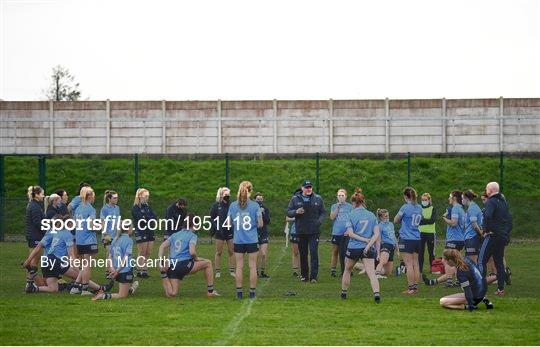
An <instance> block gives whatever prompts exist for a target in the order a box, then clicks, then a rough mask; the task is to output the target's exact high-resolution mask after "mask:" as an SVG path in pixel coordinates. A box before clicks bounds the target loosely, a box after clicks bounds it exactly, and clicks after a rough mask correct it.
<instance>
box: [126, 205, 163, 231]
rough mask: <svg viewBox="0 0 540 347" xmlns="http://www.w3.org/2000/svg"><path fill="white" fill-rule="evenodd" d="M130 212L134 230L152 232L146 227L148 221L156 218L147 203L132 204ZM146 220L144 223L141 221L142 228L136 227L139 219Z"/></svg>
mask: <svg viewBox="0 0 540 347" xmlns="http://www.w3.org/2000/svg"><path fill="white" fill-rule="evenodd" d="M131 214H132V216H133V227H134V230H135V232H136V233H137V232H153V231H152V230H150V229H148V221H149V220H151V219H156V220H157V216H156V214H155V213H154V211H153V210H152V208H151V207H150V206H149V205H148V204H141V206H137V205H133V207H132V208H131ZM141 219H144V220H146V224H145V223H141V226H142V228H140V229H139V228H138V223H139V220H141Z"/></svg>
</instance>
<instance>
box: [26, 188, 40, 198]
mask: <svg viewBox="0 0 540 347" xmlns="http://www.w3.org/2000/svg"><path fill="white" fill-rule="evenodd" d="M41 192H44V190H43V188H41V187H40V186H29V187H28V189H27V190H26V195H27V196H28V201H32V200H33V199H35V198H36V195H38V194H39V193H41Z"/></svg>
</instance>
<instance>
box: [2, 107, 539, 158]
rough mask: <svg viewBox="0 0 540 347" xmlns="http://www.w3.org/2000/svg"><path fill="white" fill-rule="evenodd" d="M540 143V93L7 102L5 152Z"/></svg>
mask: <svg viewBox="0 0 540 347" xmlns="http://www.w3.org/2000/svg"><path fill="white" fill-rule="evenodd" d="M499 151H505V152H540V99H538V98H537V99H502V98H500V99H470V100H445V99H430V100H310V101H276V100H263V101H80V102H48V101H44V102H42V101H38V102H18V101H2V102H0V153H2V154H78V153H93V154H108V153H110V154H127V153H170V154H177V153H192V154H194V153H315V152H321V153H405V152H416V153H419V152H420V153H466V152H499Z"/></svg>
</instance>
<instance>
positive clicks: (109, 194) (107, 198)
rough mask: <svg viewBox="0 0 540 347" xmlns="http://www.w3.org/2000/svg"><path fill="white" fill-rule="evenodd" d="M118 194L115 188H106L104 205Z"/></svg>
mask: <svg viewBox="0 0 540 347" xmlns="http://www.w3.org/2000/svg"><path fill="white" fill-rule="evenodd" d="M116 194H118V193H117V192H115V191H114V190H106V191H105V194H103V206H105V205H107V204H108V203H109V201H110V200H111V199H112V197H113V195H116Z"/></svg>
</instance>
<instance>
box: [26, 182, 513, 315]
mask: <svg viewBox="0 0 540 347" xmlns="http://www.w3.org/2000/svg"><path fill="white" fill-rule="evenodd" d="M230 195H231V191H230V189H228V188H226V187H223V188H220V189H219V190H218V192H217V195H216V201H215V203H214V204H213V205H212V208H211V211H210V223H211V230H212V234H213V235H214V236H215V238H216V252H215V259H214V266H215V267H216V269H215V274H214V268H213V265H212V261H210V260H208V259H204V258H201V257H199V256H198V255H197V239H198V237H197V230H198V229H200V226H201V224H200V218H199V217H198V216H195V215H194V214H193V213H188V212H187V201H186V200H185V199H179V200H177V201H176V202H174V203H173V204H171V206H169V207H168V208H167V210H166V213H165V218H166V219H171V220H173V221H180V224H177V223H174V224H172V225H170V224H166V225H168V227H166V230H165V232H164V240H163V242H162V243H161V245H160V246H159V251H158V258H159V259H160V275H161V281H162V283H163V288H164V292H165V295H166V296H167V297H174V296H176V295H177V294H178V291H179V287H180V283H181V281H182V280H183V278H184V277H185V276H186V275H188V274H193V273H196V272H199V271H204V273H205V280H206V285H207V295H208V296H209V297H214V296H219V294H218V292H217V291H216V290H215V288H214V276H215V277H216V278H219V277H220V276H221V271H220V264H221V255H222V252H223V248H224V246H225V245H226V246H227V250H228V255H229V257H228V265H229V273H230V274H231V275H232V276H233V277H234V278H235V284H236V297H237V298H238V299H242V298H243V266H244V256H245V254H247V258H248V267H249V298H250V299H253V298H255V296H256V287H257V279H258V277H263V278H264V277H266V278H267V277H269V276H268V274H267V273H266V272H265V266H266V262H267V254H268V253H267V250H268V229H267V225H268V224H269V222H270V215H269V211H268V209H267V208H266V207H265V206H264V205H263V201H264V197H263V195H262V194H260V193H256V194H253V185H252V184H251V182H249V181H244V182H242V183H240V186H239V189H238V192H237V196H236V201H234V202H231V199H230ZM484 195H485V197H486V203H485V209H484V211H481V210H480V208H479V207H478V205H477V204H476V203H475V202H474V199H475V198H476V194H474V193H473V192H472V191H466V192H463V193H462V192H459V191H453V192H452V193H451V194H450V196H449V203H450V207H449V208H448V210H447V211H446V212H445V213H444V215H443V219H444V222H445V223H446V224H447V225H448V227H447V237H446V243H445V251H444V252H443V261H444V263H445V270H446V271H445V274H444V275H443V276H441V277H440V278H438V279H431V280H430V279H428V278H427V277H425V276H424V275H422V279H423V281H424V283H425V284H426V285H434V284H437V283H439V282H444V281H445V280H446V282H447V285H449V286H451V285H455V284H456V283H459V285H460V286H461V287H462V289H463V293H459V294H455V295H450V296H447V297H444V298H442V299H441V305H442V306H443V307H447V308H455V309H469V310H474V309H476V308H477V305H478V304H479V303H480V302H484V303H485V304H486V307H487V308H493V304H492V303H491V302H490V301H489V300H488V299H487V298H486V292H487V279H486V272H487V267H488V262H489V261H490V259H491V258H492V261H493V263H494V265H495V268H496V280H497V284H498V287H499V288H498V290H497V292H496V293H495V294H496V295H504V283H505V279H507V277H505V267H504V266H505V265H504V248H505V246H506V245H507V244H508V239H509V238H508V236H509V233H510V230H511V228H512V220H511V215H510V213H509V211H508V206H507V204H506V200H505V199H504V196H503V195H502V194H500V193H499V187H498V184H497V183H496V182H491V183H489V184H488V185H487V187H486V191H485V193H484ZM28 197H29V203H28V206H27V211H26V224H27V240H28V246H29V248H30V254H29V256H28V258H27V259H26V260H25V261H24V263H23V266H24V267H25V268H26V269H27V284H26V288H25V290H26V292H27V293H36V292H56V291H59V290H62V289H63V288H66V287H67V288H68V289H69V290H70V292H71V293H72V294H82V295H93V299H94V300H99V299H117V298H125V297H127V296H128V294H130V293H134V292H135V291H136V289H137V287H138V281H134V276H135V275H134V270H135V269H134V266H133V261H132V260H133V255H132V253H133V250H132V249H133V239H132V237H131V234H132V232H134V233H135V242H136V245H137V249H138V257H137V259H138V261H137V266H136V267H137V274H136V276H137V277H140V278H147V277H149V275H148V267H147V265H146V264H147V262H146V260H148V259H149V258H150V255H151V253H152V248H153V242H154V241H155V236H154V231H153V230H152V229H150V228H149V227H148V223H143V224H142V225H144V227H141V223H139V221H141V220H143V221H146V222H148V221H151V220H156V219H157V216H156V214H155V213H154V212H153V210H152V208H151V207H150V205H149V197H150V192H149V191H148V190H147V189H143V188H141V189H139V190H137V192H136V195H135V199H134V203H133V207H132V211H131V212H132V216H133V220H132V221H133V223H132V225H131V226H124V225H122V226H121V227H117V226H118V224H115V223H113V221H114V218H111V217H116V218H120V208H119V206H118V194H117V193H116V192H114V191H110V190H108V191H106V192H105V194H104V204H103V207H102V209H101V212H100V215H99V218H100V219H101V220H102V221H103V220H105V221H106V222H105V224H104V227H103V230H102V232H101V234H102V243H103V246H104V247H105V249H106V257H107V259H108V263H107V264H109V265H108V269H107V273H106V277H107V279H108V283H106V284H104V285H99V284H97V283H95V282H93V281H92V280H91V278H92V276H91V275H92V266H91V265H89V264H92V263H91V260H93V259H95V256H96V254H97V252H98V240H97V233H96V230H93V229H91V228H90V227H89V224H86V223H82V224H81V227H80V228H79V229H77V230H73V231H72V232H70V231H68V230H67V229H61V230H60V231H58V232H55V231H52V230H48V231H47V230H45V231H44V230H42V228H41V221H42V220H43V219H45V218H47V219H52V220H53V223H55V222H60V221H66V220H67V219H69V218H73V219H75V220H95V219H96V210H95V208H94V207H93V204H94V200H95V193H94V191H93V189H92V188H91V187H90V186H89V185H88V184H86V183H81V185H80V187H79V193H78V194H77V196H75V198H74V199H73V200H72V201H71V202H70V203H69V204H68V196H67V193H66V192H65V191H64V190H58V191H56V192H55V193H54V194H51V195H50V196H48V197H45V194H44V191H43V189H42V188H41V187H39V186H31V187H29V188H28ZM403 197H404V200H405V203H404V204H403V206H402V207H401V208H400V209H399V211H398V213H397V214H396V216H395V217H394V219H393V223H394V224H401V226H400V229H399V233H398V235H399V241H396V237H395V231H394V224H393V223H392V222H390V219H389V212H388V211H387V210H384V209H379V210H377V211H376V215H375V214H374V213H373V212H370V211H369V210H367V208H366V203H365V200H366V198H365V196H364V194H362V191H361V189H360V188H356V189H355V192H354V194H353V195H352V196H351V198H350V203H349V202H347V192H346V190H345V189H340V190H338V192H337V203H335V204H334V205H332V207H331V213H330V219H332V220H333V232H332V244H333V248H332V262H331V275H332V276H334V277H335V276H336V264H337V259H338V258H339V259H340V263H341V269H342V290H341V298H342V299H346V298H347V290H348V287H349V284H350V280H351V273H352V271H353V268H355V266H356V267H357V266H359V265H361V267H362V268H363V271H364V272H365V273H366V274H367V277H368V278H369V281H370V284H371V287H372V290H373V297H374V300H375V302H376V303H379V302H380V300H381V296H380V291H379V279H381V278H386V276H388V275H390V274H391V273H392V268H393V258H394V253H395V252H397V253H398V254H399V255H400V256H401V258H402V260H403V262H404V264H405V267H406V277H407V283H408V287H407V289H406V290H405V291H404V293H405V294H407V295H414V294H416V293H417V292H418V283H419V282H420V280H421V269H420V267H421V262H419V254H420V251H422V257H423V253H424V250H423V245H422V241H421V231H420V229H421V228H422V225H427V226H428V227H427V228H428V229H429V226H430V225H432V226H433V228H434V221H433V220H432V219H433V209H432V204H431V197H430V196H429V194H427V193H426V194H424V195H422V204H418V202H417V193H416V191H415V190H414V189H413V188H411V187H407V188H406V189H405V190H404V192H403ZM252 199H253V200H252ZM295 204H297V205H295ZM310 206H315V207H316V208H317V210H318V211H319V212H320V213H319V214H313V213H309V212H306V209H304V207H306V208H307V209H308V211H309V207H310ZM463 206H467V207H468V208H467V212H465V210H464V208H463ZM430 207H431V209H430ZM424 210H426V211H424ZM321 211H322V212H321ZM323 212H324V206H323V203H322V198H321V197H320V196H318V195H317V194H315V193H314V192H313V191H312V186H311V182H310V181H304V184H303V185H302V188H301V189H298V190H297V191H295V193H294V194H293V196H292V198H291V202H290V204H289V208H288V210H287V217H286V220H287V222H290V223H291V225H290V241H291V242H292V245H293V247H292V253H293V272H294V274H295V275H297V271H298V265H299V263H301V265H302V275H301V276H300V277H301V280H302V281H307V277H308V274H307V272H308V265H307V250H308V249H309V251H310V253H311V264H312V275H311V276H310V277H311V282H316V271H317V270H315V275H313V268H314V267H316V268H317V269H318V255H317V250H316V249H317V248H316V247H317V245H318V241H319V237H318V236H319V234H317V231H318V230H319V229H318V227H319V226H320V225H321V224H322V218H321V216H322V214H323ZM426 212H430V213H428V214H426ZM429 214H431V215H429ZM197 218H199V223H197ZM310 218H311V219H314V221H312V222H310V221H309V219H310ZM174 225H176V226H178V225H180V227H174ZM133 226H135V228H134V227H133ZM306 226H307V228H308V229H309V228H310V226H314V228H315V230H316V231H315V238H314V237H312V235H304V234H305V230H306ZM424 228H426V227H424ZM433 231H434V229H433ZM319 233H320V231H319ZM308 234H309V233H308ZM306 236H308V237H306ZM302 240H306V242H305V244H303V241H302ZM313 241H316V242H313ZM299 246H300V247H299ZM431 248H432V247H431ZM463 248H465V253H466V254H465V256H462V255H461V253H460V251H461V250H462V249H463ZM42 249H44V257H42V259H41V262H40V264H41V268H42V273H43V280H42V281H41V283H40V281H38V276H37V268H38V267H37V265H38V259H39V258H40V257H39V256H40V253H41V250H42ZM167 249H168V256H166V250H167ZM302 251H303V252H302ZM302 253H304V254H302ZM43 258H45V259H46V262H45V263H44V262H43ZM299 258H300V259H299ZM314 258H315V259H314ZM431 258H432V256H431V255H430V262H431V261H432V259H431ZM65 259H70V260H71V261H69V262H68V261H65ZM74 259H81V260H86V261H87V262H81V263H80V264H82V265H80V266H73V264H74V263H73V262H72V260H74ZM139 259H140V260H141V261H140V263H139ZM165 260H166V261H165ZM314 260H315V262H314ZM139 264H141V265H139ZM63 276H65V277H67V278H71V279H72V280H73V282H72V283H69V284H65V285H64V284H63V282H64V281H63V280H62V282H59V279H60V278H62V277H63ZM454 277H455V278H457V282H453V278H454ZM492 280H494V279H492ZM115 281H116V282H118V283H119V291H118V293H114V294H112V293H109V292H110V290H111V289H112V287H113V286H114V282H115Z"/></svg>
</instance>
